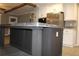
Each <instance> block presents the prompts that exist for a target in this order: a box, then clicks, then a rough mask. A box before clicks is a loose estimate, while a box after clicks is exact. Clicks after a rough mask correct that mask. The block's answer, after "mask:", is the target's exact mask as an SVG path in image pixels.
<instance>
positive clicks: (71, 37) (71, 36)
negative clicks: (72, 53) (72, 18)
mask: <svg viewBox="0 0 79 59" xmlns="http://www.w3.org/2000/svg"><path fill="white" fill-rule="evenodd" d="M75 43H76V29H72V28H71V29H69V28H68V29H67V28H65V29H64V31H63V46H67V47H73V46H74V45H75Z"/></svg>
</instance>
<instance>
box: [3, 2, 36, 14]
mask: <svg viewBox="0 0 79 59" xmlns="http://www.w3.org/2000/svg"><path fill="white" fill-rule="evenodd" d="M25 5H29V6H32V7H36V5H35V4H32V3H22V4H20V5H18V6H16V7H13V8H11V9H9V10H6V11H5V12H4V13H7V12H11V11H13V10H16V9H19V8H21V7H23V6H25Z"/></svg>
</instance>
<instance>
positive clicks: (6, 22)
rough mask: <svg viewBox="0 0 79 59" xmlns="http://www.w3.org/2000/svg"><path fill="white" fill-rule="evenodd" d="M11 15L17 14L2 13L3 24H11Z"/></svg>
mask: <svg viewBox="0 0 79 59" xmlns="http://www.w3.org/2000/svg"><path fill="white" fill-rule="evenodd" d="M9 16H15V15H10V14H1V24H9ZM16 17H17V16H16Z"/></svg>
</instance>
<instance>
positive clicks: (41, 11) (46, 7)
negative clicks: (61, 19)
mask: <svg viewBox="0 0 79 59" xmlns="http://www.w3.org/2000/svg"><path fill="white" fill-rule="evenodd" d="M36 5H37V7H36V8H35V9H33V10H31V11H27V12H25V14H27V13H34V14H35V15H36V17H35V20H34V21H36V22H37V21H38V18H40V17H46V14H47V13H50V12H53V13H58V12H61V11H63V4H61V3H57V4H56V3H36Z"/></svg>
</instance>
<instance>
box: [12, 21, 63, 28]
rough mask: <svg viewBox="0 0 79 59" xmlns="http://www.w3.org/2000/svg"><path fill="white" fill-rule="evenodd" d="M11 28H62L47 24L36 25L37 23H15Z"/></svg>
mask: <svg viewBox="0 0 79 59" xmlns="http://www.w3.org/2000/svg"><path fill="white" fill-rule="evenodd" d="M11 27H18V28H19V27H20V28H28V27H30V28H45V27H46V28H47V27H48V28H63V27H61V26H57V25H54V24H47V23H38V22H32V23H16V24H13V25H11Z"/></svg>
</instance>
